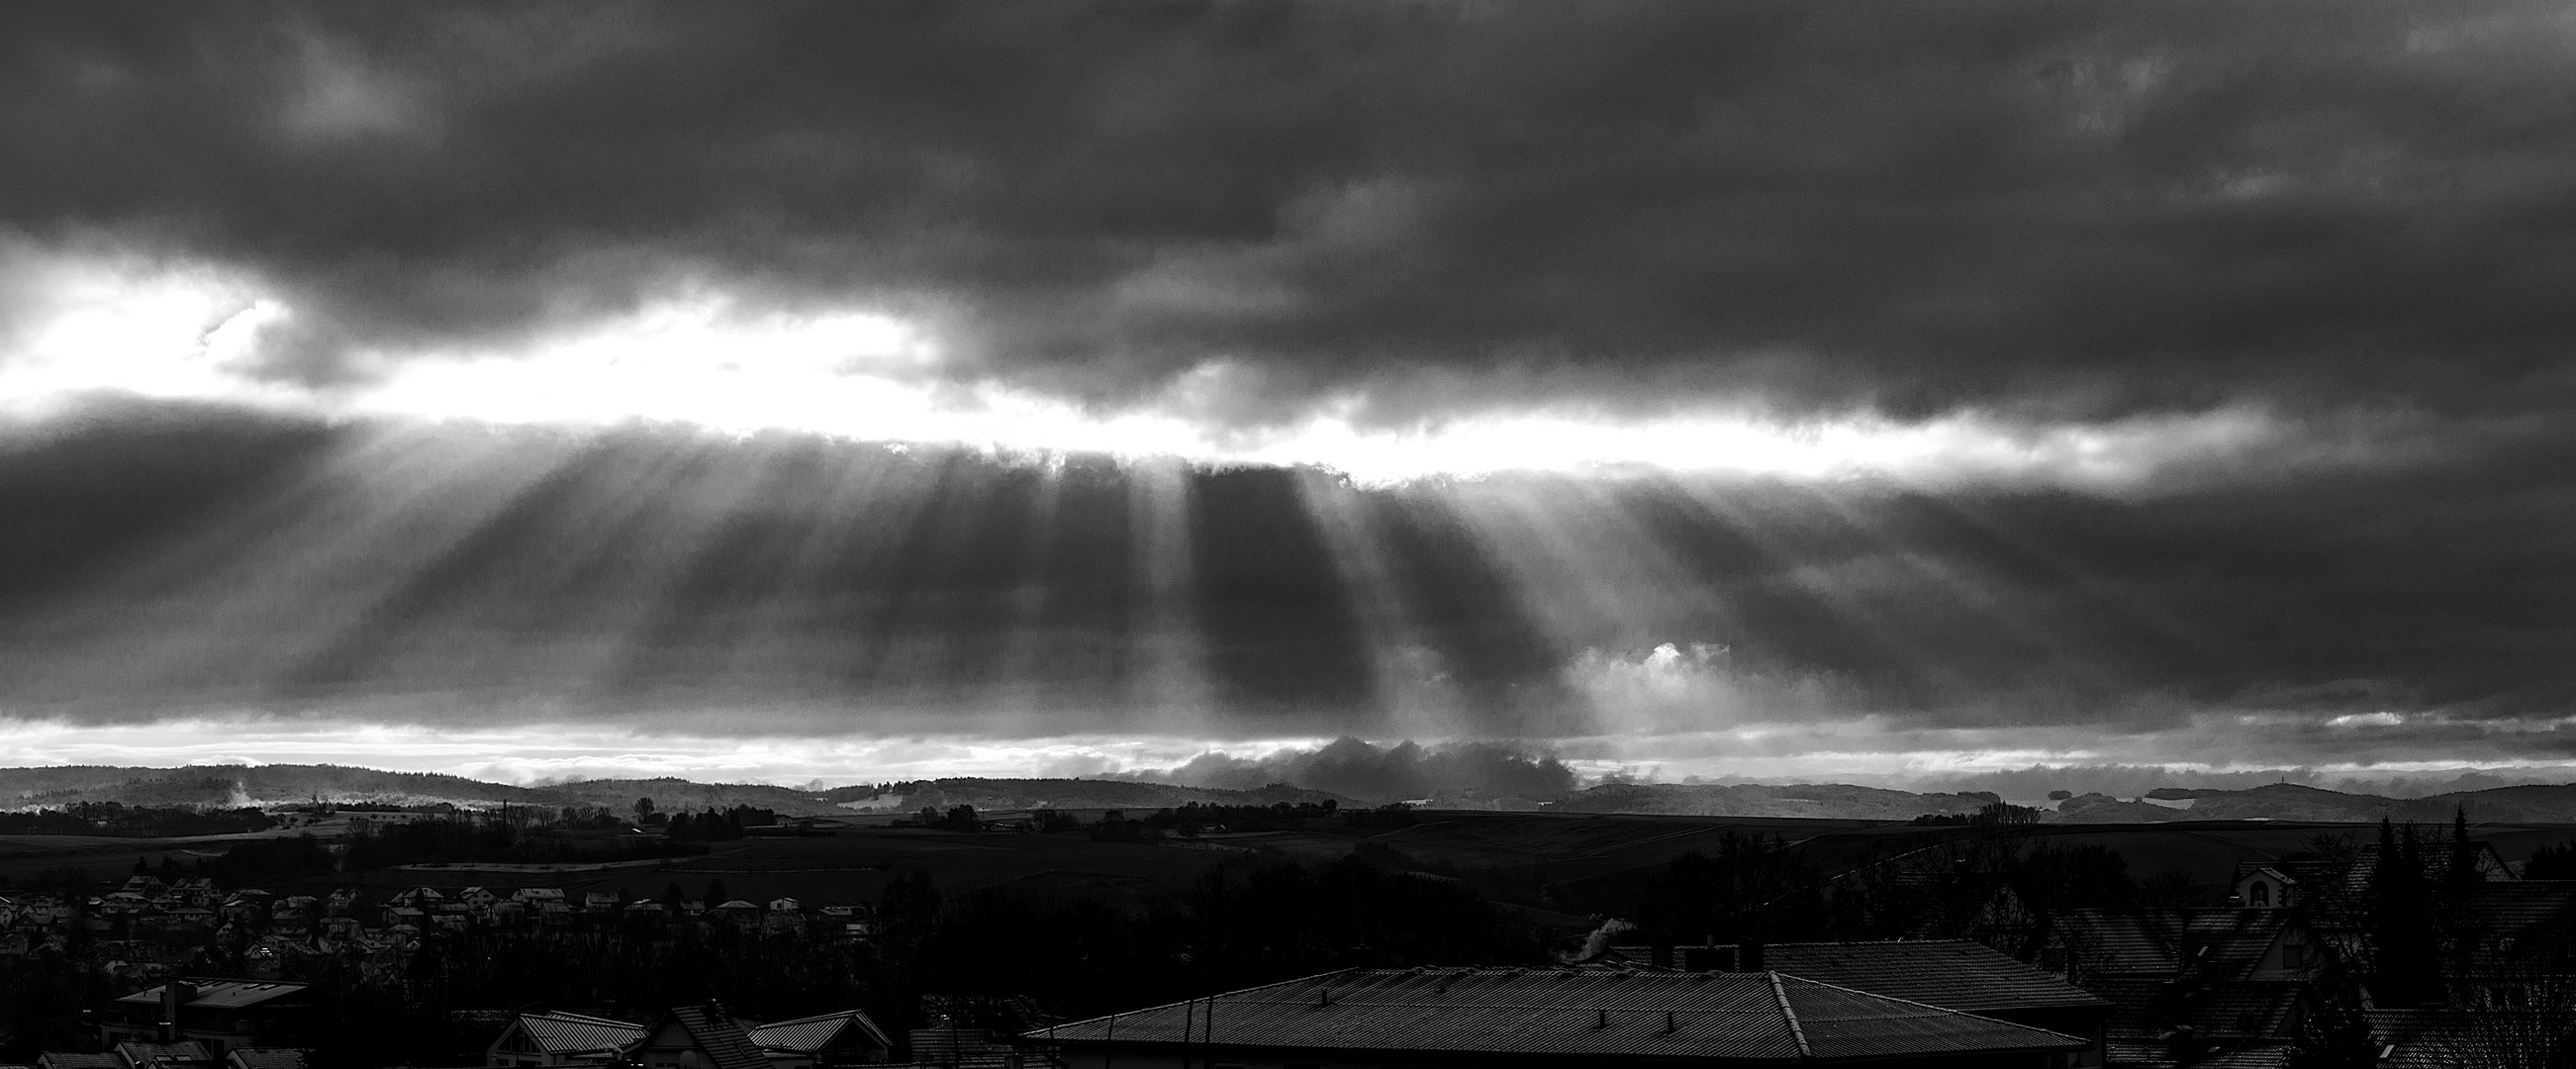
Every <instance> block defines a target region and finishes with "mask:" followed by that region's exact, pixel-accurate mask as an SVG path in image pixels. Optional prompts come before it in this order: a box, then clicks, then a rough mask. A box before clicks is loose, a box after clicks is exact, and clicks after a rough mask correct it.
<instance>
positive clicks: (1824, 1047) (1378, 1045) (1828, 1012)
mask: <svg viewBox="0 0 2576 1069" xmlns="http://www.w3.org/2000/svg"><path fill="white" fill-rule="evenodd" d="M1028 1038H1030V1039H1034V1040H1053V1041H1055V1042H1059V1043H1076V1044H1089V1043H1105V1042H1117V1043H1141V1044H1163V1043H1182V1042H1190V1043H1202V1044H1216V1045H1222V1046H1252V1047H1290V1048H1298V1047H1303V1048H1327V1049H1341V1050H1371V1051H1457V1052H1483V1053H1532V1054H1553V1055H1560V1056H1567V1057H1580V1056H1596V1057H1597V1056H1608V1055H1649V1056H1657V1055H1660V1056H1669V1057H1701V1058H1712V1057H1713V1058H1736V1059H1749V1060H1755V1061H1769V1060H1776V1061H1781V1062H1787V1063H1794V1062H1798V1061H1800V1060H1801V1059H1838V1058H1865V1057H1897V1056H1904V1055H1922V1054H1967V1053H1981V1052H2002V1051H2056V1050H2073V1049H2076V1048H2079V1047H2082V1046H2084V1045H2085V1042H2084V1041H2083V1040H2080V1039H2076V1038H2074V1037H2072V1036H2064V1035H2059V1034H2058V1033H2055V1032H2049V1031H2044V1030H2041V1029H2036V1028H2026V1027H2023V1026H2020V1025H2015V1024H2008V1023H2005V1022H2002V1021H1993V1020H1988V1019H1985V1018H1982V1017H1972V1016H1969V1015H1966V1014H1962V1013H1955V1012H1952V1011H1949V1010H1944V1009H1941V1008H1939V1007H1935V1006H1927V1005H1924V1004H1922V1003H1918V1002H1907V1001H1904V1000H1901V999H1892V998H1886V997H1883V996H1880V995H1873V994H1867V993H1864V992H1860V991H1853V990H1850V989H1847V988H1842V987H1836V986H1833V985H1831V984H1824V983H1818V982H1815V981H1812V980H1806V979H1801V978H1798V977H1795V976H1787V975H1782V974H1780V973H1768V972H1766V973H1708V972H1701V973H1675V972H1611V971H1603V970H1572V969H1409V970H1351V971H1348V972H1340V973H1331V974H1326V975H1323V976H1316V977H1309V978H1307V979H1303V980H1292V981H1289V982H1287V983H1282V984H1272V985H1269V986H1266V987H1256V988H1250V989H1247V990H1243V991H1235V992H1230V993H1227V994H1223V995H1218V996H1216V997H1214V998H1213V999H1206V1000H1199V1001H1195V1002H1188V1003H1176V1004H1173V1005H1168V1006H1156V1007H1152V1008H1150V1009H1144V1010H1137V1011H1133V1012H1129V1013H1121V1014H1114V1015H1112V1016H1110V1017H1099V1018H1093V1019H1091V1020H1088V1021H1077V1022H1074V1023H1072V1024H1067V1025H1059V1026H1057V1027H1055V1028H1052V1029H1046V1030H1042V1031H1035V1032H1030V1033H1028Z"/></svg>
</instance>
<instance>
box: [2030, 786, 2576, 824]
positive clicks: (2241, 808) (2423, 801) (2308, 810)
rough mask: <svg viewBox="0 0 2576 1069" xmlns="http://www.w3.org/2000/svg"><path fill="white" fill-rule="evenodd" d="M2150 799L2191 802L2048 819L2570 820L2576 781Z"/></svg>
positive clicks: (2268, 789)
mask: <svg viewBox="0 0 2576 1069" xmlns="http://www.w3.org/2000/svg"><path fill="white" fill-rule="evenodd" d="M2150 796H2151V797H2156V798H2164V799H2173V800H2180V799H2184V798H2189V799H2191V800H2192V803H2191V808H2189V809H2166V808H2164V807H2161V806H2153V805H2148V804H2147V803H2144V802H2121V801H2117V800H2115V799H2110V798H2105V797H2103V796H2101V795H2098V794H2096V795H2086V796H2083V797H2080V798H2071V799H2068V800H2066V801H2065V802H2063V803H2060V804H2059V806H2058V811H2057V812H2056V813H2054V814H2050V817H2051V819H2056V820H2066V821H2072V822H2076V823H2106V822H2120V823H2133V822H2135V823H2143V822H2147V821H2167V820H2304V821H2337V822H2351V823H2370V822H2374V821H2377V820H2379V819H2381V818H2383V817H2385V818H2387V819H2389V820H2394V821H2399V822H2401V823H2402V822H2406V821H2413V822H2415V823H2417V824H2442V823H2448V822H2449V821H2450V819H2451V816H2452V814H2453V813H2454V812H2455V811H2457V810H2461V809H2465V810H2467V811H2468V814H2469V819H2470V820H2473V821H2481V822H2495V823H2536V824H2563V823H2576V784H2562V785H2547V784H2538V785H2528V786H2519V787H2491V788H2488V789H2486V790H2480V791H2454V792H2452V793H2449V794H2436V795H2429V796H2427V797H2423V798H2386V797H2382V796H2380V795H2376V794H2346V793H2344V792H2342V791H2330V790H2326V789H2324V788H2321V787H2308V786H2303V785H2300V784H2296V783H2270V784H2265V785H2263V786H2260V787H2253V788H2248V789H2246V790H2241V791H2229V790H2213V789H2209V788H2201V789H2198V790H2187V789H2183V788H2172V787H2168V788H2161V789H2158V790H2155V791H2152V792H2150Z"/></svg>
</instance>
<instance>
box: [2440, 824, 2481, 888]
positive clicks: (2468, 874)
mask: <svg viewBox="0 0 2576 1069" xmlns="http://www.w3.org/2000/svg"><path fill="white" fill-rule="evenodd" d="M2484 879H2486V876H2485V875H2484V874H2483V873H2480V872H2479V871H2478V851H2477V844H2475V843H2472V842H2470V841H2469V810H2468V807H2466V806H2461V807H2458V808H2455V809H2453V810H2452V815H2451V868H2450V871H2449V873H2447V874H2446V875H2445V876H2444V878H2443V882H2444V883H2446V884H2448V885H2450V886H2453V887H2457V886H2460V885H2462V884H2471V883H2477V882H2479V881H2481V880H2484Z"/></svg>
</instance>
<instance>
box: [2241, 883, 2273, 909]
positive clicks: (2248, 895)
mask: <svg viewBox="0 0 2576 1069" xmlns="http://www.w3.org/2000/svg"><path fill="white" fill-rule="evenodd" d="M2245 902H2246V904H2247V905H2254V906H2269V905H2271V904H2272V885H2271V884H2268V883H2265V882H2263V881H2261V880H2256V881H2254V882H2252V883H2249V884H2246V885H2245Z"/></svg>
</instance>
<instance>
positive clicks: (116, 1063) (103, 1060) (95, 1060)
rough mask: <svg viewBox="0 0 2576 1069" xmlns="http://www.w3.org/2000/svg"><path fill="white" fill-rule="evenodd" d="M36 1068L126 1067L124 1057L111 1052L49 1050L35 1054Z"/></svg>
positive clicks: (110, 1068) (100, 1068) (102, 1068)
mask: <svg viewBox="0 0 2576 1069" xmlns="http://www.w3.org/2000/svg"><path fill="white" fill-rule="evenodd" d="M36 1069H127V1066H126V1064H125V1059H123V1058H119V1057H117V1056H116V1055H113V1054H73V1053H69V1052H67V1051H59V1050H49V1051H46V1052H45V1053H43V1054H40V1055H37V1056H36Z"/></svg>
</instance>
